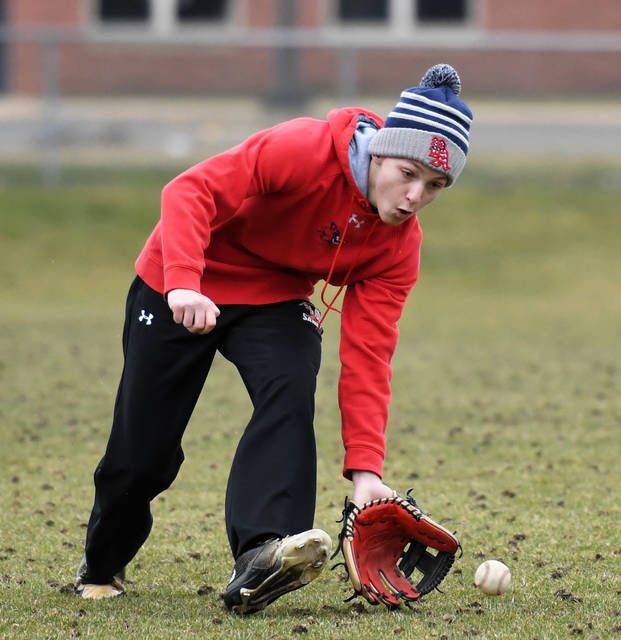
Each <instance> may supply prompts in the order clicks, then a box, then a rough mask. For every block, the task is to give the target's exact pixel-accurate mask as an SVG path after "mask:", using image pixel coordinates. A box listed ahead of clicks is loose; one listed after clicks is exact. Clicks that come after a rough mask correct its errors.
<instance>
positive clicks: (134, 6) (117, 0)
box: [98, 0, 149, 22]
mask: <svg viewBox="0 0 621 640" xmlns="http://www.w3.org/2000/svg"><path fill="white" fill-rule="evenodd" d="M98 16H99V19H100V20H101V21H102V22H111V21H115V22H116V21H123V22H125V21H129V22H139V21H142V22H146V21H147V20H148V19H149V0H99V3H98Z"/></svg>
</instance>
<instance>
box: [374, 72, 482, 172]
mask: <svg viewBox="0 0 621 640" xmlns="http://www.w3.org/2000/svg"><path fill="white" fill-rule="evenodd" d="M460 93H461V80H460V79H459V75H458V74H457V71H455V69H453V67H451V66H450V65H448V64H437V65H435V66H433V67H431V69H428V70H427V72H426V73H425V75H424V76H423V77H422V78H421V81H420V86H418V87H410V88H409V89H405V90H404V91H402V92H401V97H400V99H399V102H398V103H397V105H396V106H395V108H394V109H393V111H391V112H390V113H389V114H388V117H387V118H386V122H385V123H384V127H383V129H380V130H379V131H378V132H377V134H376V135H375V137H374V138H373V140H372V141H371V144H370V146H369V152H370V153H371V154H372V155H376V156H385V157H391V158H408V159H410V160H418V161H419V162H422V163H423V164H424V165H426V166H427V167H429V168H431V169H434V170H436V171H440V172H441V173H443V174H444V175H446V176H447V177H448V179H449V184H452V183H453V182H455V180H457V178H458V177H459V174H460V173H461V172H462V170H463V168H464V166H465V164H466V156H467V155H468V141H469V136H470V125H471V123H472V112H471V111H470V109H469V108H468V105H467V104H466V103H465V102H463V100H460V98H459V94H460Z"/></svg>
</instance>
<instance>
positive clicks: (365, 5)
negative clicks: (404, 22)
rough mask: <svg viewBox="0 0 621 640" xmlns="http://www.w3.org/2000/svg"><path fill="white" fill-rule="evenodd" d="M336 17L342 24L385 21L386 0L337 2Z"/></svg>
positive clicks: (386, 13)
mask: <svg viewBox="0 0 621 640" xmlns="http://www.w3.org/2000/svg"><path fill="white" fill-rule="evenodd" d="M338 17H339V20H341V21H343V22H350V21H351V22H354V21H356V22H359V21H360V22H363V21H364V22H369V21H371V22H375V21H378V20H387V19H388V0H339V6H338Z"/></svg>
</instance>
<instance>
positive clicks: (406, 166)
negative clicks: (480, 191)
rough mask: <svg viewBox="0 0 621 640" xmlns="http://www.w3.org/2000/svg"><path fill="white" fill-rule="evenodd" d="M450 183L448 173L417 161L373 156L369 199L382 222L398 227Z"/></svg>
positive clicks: (370, 169) (370, 170)
mask: <svg viewBox="0 0 621 640" xmlns="http://www.w3.org/2000/svg"><path fill="white" fill-rule="evenodd" d="M447 184H448V178H447V177H446V176H445V175H444V174H442V173H440V172H439V171H434V170H433V169H430V168H429V167H426V166H425V165H424V164H422V163H420V162H417V161H416V160H406V159H405V158H381V157H378V156H373V157H372V158H371V165H370V166H369V189H368V200H369V202H370V203H371V204H372V205H373V206H374V207H375V208H376V209H377V212H378V214H379V217H380V218H381V220H382V222H384V223H386V224H390V225H393V226H396V225H399V224H401V223H403V222H405V221H406V220H409V219H410V218H411V217H412V216H413V215H415V214H416V213H418V212H419V211H420V210H421V209H422V208H423V207H425V206H427V205H428V204H429V203H430V202H432V201H433V200H435V198H436V197H437V196H438V194H439V193H440V192H441V191H442V189H444V188H445V187H446V185H447Z"/></svg>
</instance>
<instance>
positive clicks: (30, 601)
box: [0, 163, 621, 640]
mask: <svg viewBox="0 0 621 640" xmlns="http://www.w3.org/2000/svg"><path fill="white" fill-rule="evenodd" d="M7 175H8V174H7ZM171 175H172V173H169V174H166V173H165V172H160V173H159V174H153V175H150V174H148V173H145V174H142V175H137V174H136V175H131V176H124V177H121V173H120V172H119V173H118V174H116V175H115V174H111V175H107V176H104V175H95V174H83V175H80V176H76V177H75V179H74V182H73V183H71V180H70V184H68V185H66V186H64V187H61V188H57V189H52V190H45V189H41V188H40V187H38V186H37V185H36V181H32V180H31V179H30V178H29V176H28V175H27V174H26V173H16V172H14V173H13V174H11V176H10V177H8V178H7V179H5V180H4V181H1V182H0V238H1V240H0V242H1V244H0V248H1V251H0V276H1V277H0V287H1V291H2V313H1V314H0V329H1V330H0V354H1V355H0V443H1V445H0V480H1V486H2V492H1V495H0V511H1V513H2V518H1V521H0V636H1V637H3V638H4V637H6V638H68V637H93V638H106V637H128V638H182V637H183V638H185V637H203V638H227V639H228V640H232V639H235V638H271V639H274V640H276V639H284V638H298V637H307V638H317V639H338V638H352V637H353V638H385V637H392V636H394V637H403V638H445V639H453V638H455V639H457V638H474V637H476V638H482V639H501V638H502V639H505V638H519V639H522V638H525V639H528V640H533V639H556V638H558V639H565V638H572V637H579V638H589V639H596V638H597V639H600V640H603V639H605V638H621V602H620V599H621V579H620V565H621V536H620V533H619V532H620V527H619V522H620V508H619V487H620V486H621V474H620V472H619V457H620V456H619V454H620V448H621V447H620V441H621V438H620V436H621V389H620V367H621V364H620V354H621V323H620V321H619V318H620V317H621V295H620V285H621V278H620V276H621V269H620V258H619V238H621V217H620V216H619V204H618V203H619V198H620V196H621V181H620V179H619V167H604V166H594V165H589V166H586V165H585V166H580V165H575V166H567V165H563V166H562V167H561V168H555V164H553V163H549V164H548V165H547V167H546V168H545V169H541V167H539V168H537V169H534V168H532V167H530V166H529V165H528V164H526V163H523V164H520V163H517V164H515V165H513V166H511V167H509V166H495V167H493V168H489V166H488V165H484V164H479V165H477V164H474V165H473V166H471V167H469V168H468V170H467V171H466V173H465V175H464V177H463V178H462V180H461V183H460V185H459V186H458V187H457V188H456V189H454V190H451V191H449V192H447V193H446V194H445V195H444V196H443V197H442V198H441V199H440V200H439V201H438V202H437V203H436V204H434V205H433V208H430V209H429V210H428V211H426V212H425V213H424V215H423V227H424V229H425V242H424V252H423V269H422V277H421V280H420V282H419V284H418V285H417V287H416V288H415V291H414V293H413V295H412V297H411V299H410V302H409V306H408V309H407V312H406V314H405V317H404V319H403V322H402V325H401V339H400V348H399V350H398V354H397V356H396V358H395V361H394V371H395V373H394V399H393V404H392V412H391V423H390V428H389V441H388V444H389V448H388V457H387V464H386V481H387V482H388V483H389V484H391V485H392V486H394V487H395V488H398V489H400V490H402V491H404V490H406V489H407V488H409V487H413V488H414V495H416V497H417V498H418V500H419V502H420V503H421V504H422V506H423V508H425V509H426V510H428V511H430V512H431V513H432V515H433V516H434V517H435V518H436V519H438V520H439V521H440V522H442V523H443V524H444V525H445V526H446V527H448V528H450V529H452V530H455V531H456V532H457V533H458V536H459V537H460V539H461V541H462V544H463V546H464V556H463V558H461V560H459V561H458V562H457V563H456V568H455V570H453V571H452V573H451V574H450V575H449V577H448V578H447V580H446V581H445V583H444V587H443V591H444V594H443V595H441V594H439V593H434V594H430V595H429V596H428V597H427V598H426V599H425V600H424V601H422V602H420V603H418V604H417V605H416V606H414V607H413V608H412V610H407V609H405V610H403V611H400V612H388V611H386V610H384V609H383V608H372V607H370V606H369V605H367V604H365V603H363V601H361V600H359V601H354V602H353V603H344V602H343V600H344V598H346V597H348V596H349V594H350V592H351V590H350V587H349V585H348V583H347V582H346V581H345V580H344V579H343V575H342V573H340V572H339V570H336V571H334V572H331V571H327V572H326V573H325V574H324V575H323V576H322V577H321V578H320V579H319V580H318V581H316V582H314V583H313V584H312V585H310V586H309V587H307V588H306V589H303V590H300V591H298V592H295V593H293V594H290V595H289V596H287V597H285V598H283V599H281V600H279V601H278V602H277V603H275V604H274V605H273V606H271V607H269V608H268V609H266V610H265V612H263V613H260V614H257V615H256V616H254V617H252V618H249V619H241V618H238V617H232V616H229V615H228V614H226V613H225V612H224V610H223V608H222V605H221V601H220V598H219V593H220V590H221V588H222V586H223V585H224V584H225V583H226V581H227V579H228V576H229V574H230V570H231V562H230V558H229V555H228V547H227V544H226V536H225V532H224V526H223V493H224V487H225V483H226V477H227V472H228V466H229V462H230V460H231V458H232V456H233V452H234V448H235V445H236V441H237V437H238V435H239V434H240V433H241V430H242V429H243V425H244V424H245V421H246V419H247V417H248V415H249V407H250V404H249V401H247V400H246V396H245V393H244V391H243V387H242V385H241V383H240V382H239V380H238V378H237V375H236V373H235V371H234V370H233V369H232V368H231V366H230V365H228V364H227V363H226V362H225V361H224V360H223V359H217V360H216V363H215V365H214V369H213V372H212V375H211V376H210V378H209V380H208V383H207V386H206V388H205V392H204V394H203V397H202V398H201V401H200V403H199V406H198V408H197V410H196V412H195V415H194V417H193V419H192V421H191V423H190V426H189V428H188V431H187V433H186V437H185V439H184V448H185V452H186V456H187V459H186V463H185V464H184V466H183V467H182V470H181V472H180V474H179V477H178V478H177V480H176V482H175V484H174V485H173V487H172V488H171V489H170V490H169V491H168V492H166V493H165V494H164V495H163V496H160V497H158V498H157V499H156V500H155V501H154V504H153V511H154V516H155V527H154V531H153V533H152V535H151V537H150V538H149V540H148V541H147V543H146V545H145V546H144V547H143V549H142V550H141V551H140V553H139V554H138V556H137V557H136V559H135V561H134V562H133V563H132V565H131V566H130V568H129V579H130V583H129V593H128V596H127V597H125V598H122V599H116V600H114V601H107V602H99V603H89V602H83V601H80V600H79V599H77V598H75V597H74V596H73V595H72V593H71V589H70V584H71V581H72V575H73V572H74V570H75V567H76V564H77V562H78V561H79V559H80V556H81V553H82V544H83V537H84V527H85V523H86V520H87V518H88V514H89V511H90V507H91V501H92V494H93V489H92V481H91V476H92V471H93V469H94V467H95V465H96V463H97V461H98V459H99V457H100V456H101V454H102V453H103V447H104V445H105V442H106V438H107V433H108V430H109V423H110V415H111V408H112V402H113V398H114V392H115V387H116V383H117V379H118V375H119V372H120V366H121V359H120V331H121V325H122V313H123V303H124V297H125V292H126V289H127V286H128V284H129V281H130V279H131V277H132V264H133V260H134V258H135V255H136V254H137V252H138V251H139V249H140V247H141V245H142V242H143V241H144V238H145V237H146V234H147V232H148V231H149V230H150V228H151V227H152V225H153V223H154V221H155V219H156V217H157V210H158V199H159V188H160V187H161V185H162V184H163V183H164V181H165V180H166V179H167V177H169V176H171ZM327 324H328V327H327V331H326V335H325V338H324V357H323V364H322V371H321V373H320V381H319V391H318V402H317V406H318V411H317V420H316V432H317V438H318V450H319V493H318V502H317V516H316V525H317V526H319V527H322V528H324V529H326V530H327V531H328V532H329V533H330V534H331V535H333V536H336V533H337V531H338V525H337V524H336V520H337V518H338V517H339V516H340V508H341V504H342V501H343V498H344V496H345V494H346V493H347V492H348V490H349V487H348V483H347V482H346V481H344V480H343V479H342V478H341V477H340V468H341V460H342V454H341V444H340V433H339V418H338V410H337V405H336V392H335V384H336V379H337V376H338V362H337V356H336V353H337V346H338V345H337V339H338V318H334V317H331V318H329V320H328V321H327ZM248 499H249V500H252V496H248ZM484 558H500V559H502V560H504V561H505V562H506V563H507V564H508V565H509V567H510V568H511V570H512V573H513V585H512V588H511V590H510V592H509V593H507V594H506V595H505V596H503V597H500V598H494V597H489V596H485V595H483V594H481V593H480V592H478V591H477V590H476V589H475V588H474V587H473V575H474V570H475V569H476V567H477V566H478V564H479V563H480V562H481V561H482V559H484Z"/></svg>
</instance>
